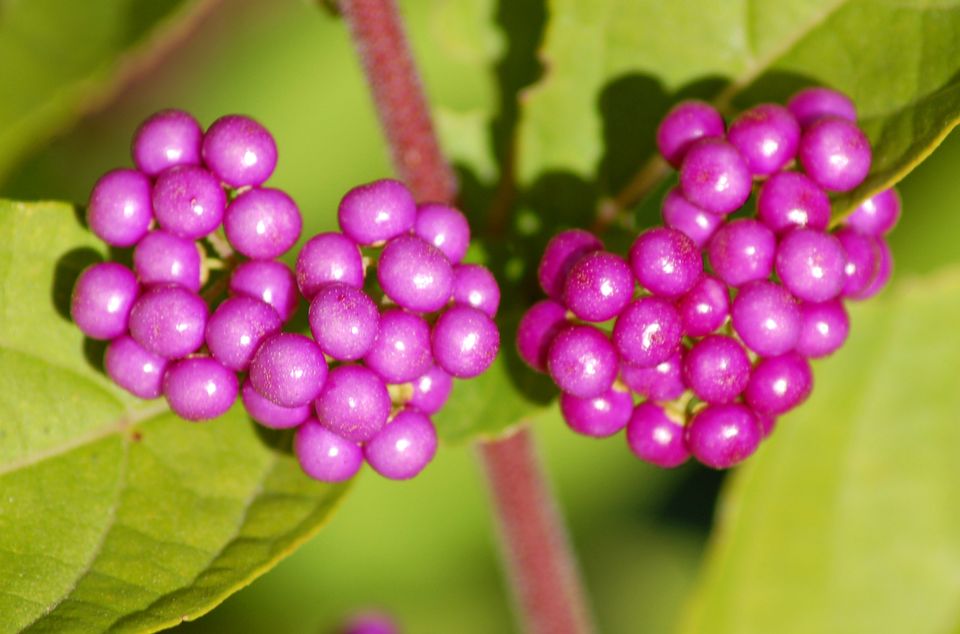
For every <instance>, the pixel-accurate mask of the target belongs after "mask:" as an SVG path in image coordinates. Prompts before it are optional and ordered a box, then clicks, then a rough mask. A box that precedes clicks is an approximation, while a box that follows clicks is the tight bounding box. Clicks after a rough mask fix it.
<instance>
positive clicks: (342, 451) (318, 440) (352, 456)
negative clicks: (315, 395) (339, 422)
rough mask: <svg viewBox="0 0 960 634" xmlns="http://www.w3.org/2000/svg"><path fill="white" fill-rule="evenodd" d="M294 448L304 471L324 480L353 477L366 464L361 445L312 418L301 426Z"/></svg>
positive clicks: (341, 479)
mask: <svg viewBox="0 0 960 634" xmlns="http://www.w3.org/2000/svg"><path fill="white" fill-rule="evenodd" d="M293 450H294V453H296V454H297V460H298V461H299V462H300V468H301V469H303V471H304V473H306V474H307V475H308V476H310V477H311V478H313V479H314V480H319V481H321V482H343V481H344V480H349V479H350V478H352V477H353V476H355V475H356V474H357V471H359V470H360V467H362V466H363V451H362V450H361V449H360V447H358V446H357V445H356V444H355V443H352V442H350V441H349V440H346V439H345V438H341V437H340V436H337V435H336V434H335V433H333V432H332V431H329V430H328V429H326V428H325V427H323V425H321V424H320V423H318V422H317V421H315V420H312V419H310V420H307V422H305V423H303V424H302V425H300V427H299V428H298V429H297V434H296V436H295V437H294V441H293Z"/></svg>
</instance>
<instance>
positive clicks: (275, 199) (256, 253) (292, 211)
mask: <svg viewBox="0 0 960 634" xmlns="http://www.w3.org/2000/svg"><path fill="white" fill-rule="evenodd" d="M302 228H303V220H302V219H301V218H300V210H299V209H297V204H296V203H295V202H293V199H292V198H290V197H289V196H287V195H286V194H285V193H283V192H282V191H280V190H279V189H251V190H249V191H246V192H243V193H242V194H240V195H239V196H237V197H236V198H235V199H234V200H233V202H232V203H230V206H229V207H227V211H226V212H225V213H224V216H223V229H224V231H225V232H226V234H227V240H229V241H230V244H231V245H233V248H234V249H236V250H237V251H239V252H240V253H242V254H243V255H245V256H247V257H248V258H254V259H259V260H271V259H273V258H276V257H280V256H281V255H283V254H284V253H286V252H287V251H288V250H290V247H292V246H293V245H294V244H296V243H297V240H299V239H300V230H301V229H302Z"/></svg>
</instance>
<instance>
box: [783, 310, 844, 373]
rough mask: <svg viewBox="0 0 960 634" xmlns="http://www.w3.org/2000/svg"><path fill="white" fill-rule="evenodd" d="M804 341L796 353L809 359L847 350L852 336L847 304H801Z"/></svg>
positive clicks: (802, 338)
mask: <svg viewBox="0 0 960 634" xmlns="http://www.w3.org/2000/svg"><path fill="white" fill-rule="evenodd" d="M800 317H801V326H800V338H799V339H797V345H796V348H795V349H796V351H797V352H799V353H800V354H802V355H803V356H805V357H807V358H809V359H819V358H821V357H826V356H829V355H831V354H833V353H834V352H836V351H837V350H839V349H840V347H841V346H843V344H844V342H845V341H846V340H847V335H849V334H850V317H849V316H848V315H847V311H846V309H845V308H844V307H843V302H841V301H840V300H833V301H829V302H823V303H821V304H813V303H810V302H804V303H802V304H800Z"/></svg>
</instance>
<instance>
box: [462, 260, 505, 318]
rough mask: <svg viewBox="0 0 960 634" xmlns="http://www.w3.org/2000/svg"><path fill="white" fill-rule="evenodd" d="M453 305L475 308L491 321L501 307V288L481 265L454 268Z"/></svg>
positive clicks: (464, 265)
mask: <svg viewBox="0 0 960 634" xmlns="http://www.w3.org/2000/svg"><path fill="white" fill-rule="evenodd" d="M453 303H454V304H463V305H465V306H473V307H474V308H476V309H477V310H479V311H481V312H483V313H484V314H486V315H487V317H490V318H491V319H492V318H494V317H496V316H497V309H498V308H499V307H500V287H499V286H498V285H497V280H496V278H494V277H493V273H491V272H490V269H488V268H486V267H483V266H480V265H479V264H457V265H456V266H454V267H453Z"/></svg>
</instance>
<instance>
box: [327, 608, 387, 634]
mask: <svg viewBox="0 0 960 634" xmlns="http://www.w3.org/2000/svg"><path fill="white" fill-rule="evenodd" d="M336 632H337V634H400V628H399V627H398V626H397V624H396V623H395V622H394V620H393V619H392V618H390V616H389V615H387V614H381V613H378V612H363V613H360V614H356V615H353V616H352V617H351V618H350V619H349V620H348V621H347V622H346V623H345V624H344V625H343V626H342V627H340V629H338V630H336Z"/></svg>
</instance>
